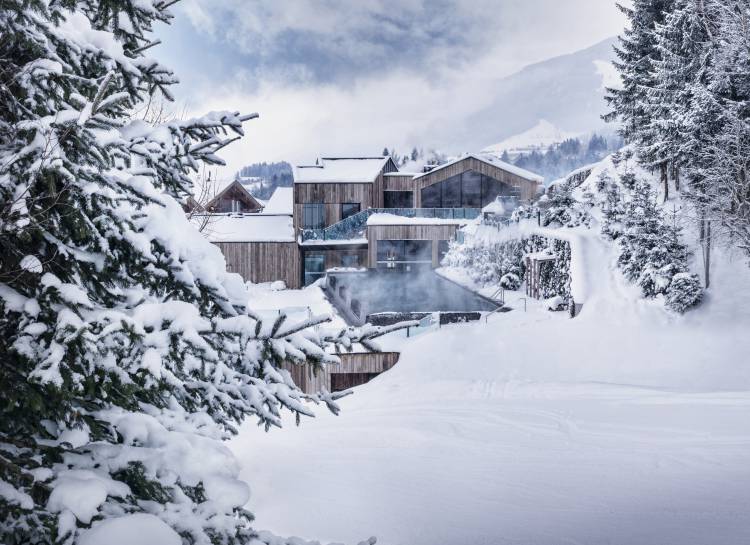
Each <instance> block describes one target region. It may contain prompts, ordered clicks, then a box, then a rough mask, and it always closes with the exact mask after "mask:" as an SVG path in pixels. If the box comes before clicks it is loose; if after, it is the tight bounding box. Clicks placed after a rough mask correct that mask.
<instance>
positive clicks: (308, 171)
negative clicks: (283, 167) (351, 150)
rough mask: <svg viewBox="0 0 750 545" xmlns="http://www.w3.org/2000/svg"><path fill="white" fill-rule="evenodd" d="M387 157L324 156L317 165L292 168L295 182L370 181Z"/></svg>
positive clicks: (373, 178)
mask: <svg viewBox="0 0 750 545" xmlns="http://www.w3.org/2000/svg"><path fill="white" fill-rule="evenodd" d="M388 160H389V157H361V158H357V157H355V158H346V157H342V158H338V157H324V158H322V159H319V160H318V164H317V165H299V166H297V167H295V169H294V181H295V183H325V182H329V183H371V182H374V181H375V178H377V177H378V174H380V171H381V170H383V167H384V166H385V164H386V163H387V162H388Z"/></svg>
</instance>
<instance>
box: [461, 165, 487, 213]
mask: <svg viewBox="0 0 750 545" xmlns="http://www.w3.org/2000/svg"><path fill="white" fill-rule="evenodd" d="M461 184H462V197H461V202H462V206H463V207H464V208H481V207H482V175H481V174H480V173H479V172H475V171H473V170H467V171H466V172H464V173H463V174H462V175H461Z"/></svg>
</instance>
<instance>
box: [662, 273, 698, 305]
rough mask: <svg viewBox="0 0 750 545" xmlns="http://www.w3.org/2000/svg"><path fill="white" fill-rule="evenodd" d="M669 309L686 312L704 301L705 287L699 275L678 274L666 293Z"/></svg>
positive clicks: (673, 278)
mask: <svg viewBox="0 0 750 545" xmlns="http://www.w3.org/2000/svg"><path fill="white" fill-rule="evenodd" d="M666 299H667V308H669V309H671V310H673V311H675V312H679V313H680V314H682V313H684V312H686V311H687V310H689V309H691V308H692V307H694V306H697V305H698V304H700V302H701V301H702V300H703V286H702V285H701V282H700V279H699V278H698V276H697V275H694V274H690V273H686V272H684V273H677V274H675V275H674V276H673V277H672V281H671V283H670V284H669V287H668V288H667V293H666Z"/></svg>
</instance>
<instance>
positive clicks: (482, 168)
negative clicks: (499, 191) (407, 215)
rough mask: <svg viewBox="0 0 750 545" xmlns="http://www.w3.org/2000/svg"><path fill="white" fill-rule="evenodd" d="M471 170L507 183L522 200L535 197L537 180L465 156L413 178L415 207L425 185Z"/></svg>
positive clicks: (420, 198) (417, 205)
mask: <svg viewBox="0 0 750 545" xmlns="http://www.w3.org/2000/svg"><path fill="white" fill-rule="evenodd" d="M469 170H473V171H475V172H479V173H480V174H484V175H485V176H489V177H490V178H493V179H495V180H497V181H499V182H502V183H504V184H507V185H508V186H509V187H512V188H514V189H515V191H516V192H517V193H518V197H519V199H521V200H522V201H531V200H532V199H534V197H536V194H537V190H538V187H539V182H537V181H534V180H528V179H526V178H523V177H521V176H519V175H517V174H514V173H512V172H508V171H507V170H503V169H502V168H500V167H497V166H495V165H493V164H491V163H487V162H485V161H480V160H479V159H476V158H475V157H471V156H469V157H466V158H465V159H462V160H460V161H456V162H455V163H453V164H450V165H446V166H444V167H437V168H436V169H434V170H432V171H431V172H428V173H427V174H424V175H422V176H419V177H418V178H415V179H414V181H413V183H414V206H415V207H416V208H421V207H422V189H424V188H425V187H428V186H431V185H433V184H437V183H439V182H444V181H445V180H447V179H448V178H451V177H453V176H457V175H459V174H462V173H464V172H466V171H469Z"/></svg>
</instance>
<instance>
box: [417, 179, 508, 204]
mask: <svg viewBox="0 0 750 545" xmlns="http://www.w3.org/2000/svg"><path fill="white" fill-rule="evenodd" d="M515 194H516V192H515V190H514V188H513V187H511V186H510V185H508V184H505V183H503V182H501V181H499V180H495V179H494V178H490V177H489V176H485V175H484V174H480V173H479V172H476V171H473V170H467V171H466V172H463V173H461V174H457V175H456V176H452V177H450V178H448V179H447V180H444V181H442V182H439V183H436V184H432V185H430V186H427V187H425V188H424V189H422V208H484V207H485V206H487V205H488V204H489V203H491V202H492V201H493V200H495V197H497V196H498V195H503V196H509V195H515Z"/></svg>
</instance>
